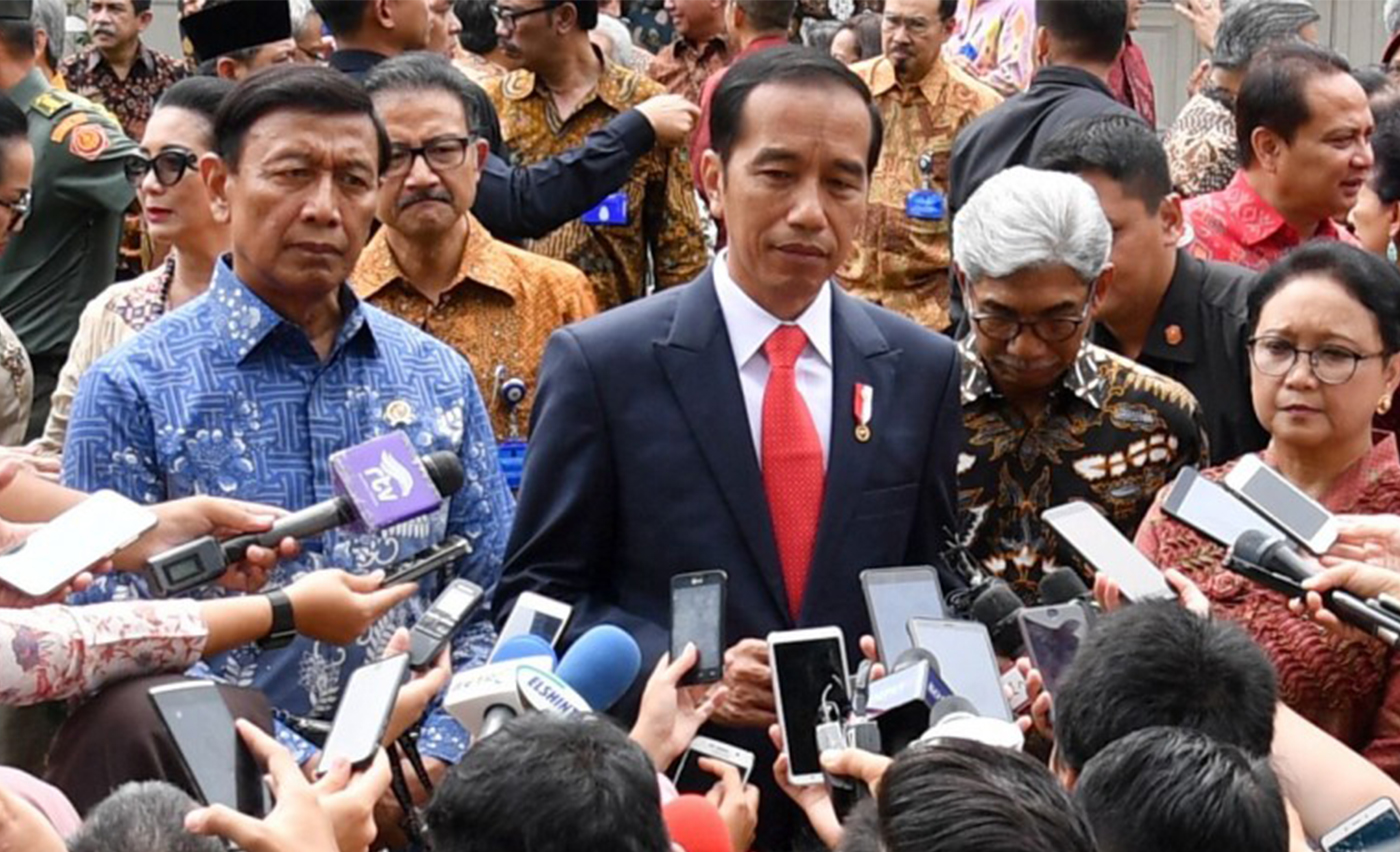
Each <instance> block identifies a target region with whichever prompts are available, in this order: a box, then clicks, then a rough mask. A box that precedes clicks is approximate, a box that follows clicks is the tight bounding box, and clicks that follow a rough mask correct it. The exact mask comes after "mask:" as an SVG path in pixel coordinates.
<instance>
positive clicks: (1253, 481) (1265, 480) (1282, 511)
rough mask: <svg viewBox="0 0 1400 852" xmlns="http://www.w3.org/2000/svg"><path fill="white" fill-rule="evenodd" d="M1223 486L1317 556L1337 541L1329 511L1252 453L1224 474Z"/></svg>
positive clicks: (1335, 521)
mask: <svg viewBox="0 0 1400 852" xmlns="http://www.w3.org/2000/svg"><path fill="white" fill-rule="evenodd" d="M1225 487H1227V488H1229V489H1230V490H1231V491H1233V492H1235V493H1236V494H1238V495H1239V496H1240V498H1241V499H1242V500H1244V502H1246V503H1248V504H1249V505H1250V506H1251V507H1253V508H1254V509H1255V510H1256V511H1258V512H1259V513H1260V514H1262V515H1263V516H1264V517H1266V518H1268V519H1269V520H1270V521H1273V523H1274V525H1275V526H1277V527H1279V528H1280V529H1282V530H1283V531H1284V532H1285V533H1287V534H1288V537H1289V538H1291V539H1293V540H1294V541H1296V542H1298V543H1299V544H1301V545H1303V546H1304V547H1306V548H1307V549H1308V550H1311V551H1312V552H1313V553H1315V554H1317V555H1318V556H1321V555H1322V554H1324V553H1326V552H1327V551H1328V549H1329V548H1331V547H1332V545H1333V544H1334V543H1336V541H1337V519H1336V518H1334V517H1332V513H1331V512H1329V511H1327V509H1326V508H1325V507H1323V505H1322V504H1321V503H1319V502H1317V501H1316V500H1314V499H1313V498H1311V497H1309V496H1308V495H1307V494H1305V493H1304V492H1303V490H1302V489H1300V488H1299V487H1298V486H1296V485H1294V484H1293V483H1291V482H1289V481H1288V480H1287V479H1286V478H1285V477H1284V475H1283V474H1281V473H1279V472H1278V471H1276V470H1274V469H1273V468H1271V467H1269V466H1268V465H1267V464H1264V460H1263V459H1261V458H1259V457H1258V456H1256V455H1254V454H1253V453H1250V454H1249V455H1246V456H1241V457H1240V460H1239V461H1238V462H1236V464H1235V466H1234V467H1233V468H1232V469H1231V470H1230V472H1229V473H1227V474H1225Z"/></svg>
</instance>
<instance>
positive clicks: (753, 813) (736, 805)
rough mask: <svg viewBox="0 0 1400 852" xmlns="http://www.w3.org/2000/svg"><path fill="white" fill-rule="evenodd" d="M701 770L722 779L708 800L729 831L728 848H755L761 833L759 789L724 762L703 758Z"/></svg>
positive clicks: (735, 851)
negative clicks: (754, 843) (741, 777)
mask: <svg viewBox="0 0 1400 852" xmlns="http://www.w3.org/2000/svg"><path fill="white" fill-rule="evenodd" d="M698 765H699V767H700V768H701V769H703V770H705V771H706V772H708V773H710V774H711V775H714V776H716V777H718V778H719V781H717V782H716V783H715V786H713V787H711V788H710V792H708V793H706V794H705V798H707V799H709V800H710V803H711V804H713V805H714V806H715V807H716V808H718V809H719V815H720V818H721V819H723V820H724V824H725V826H727V827H728V828H729V848H730V849H732V850H734V852H744V850H746V849H748V848H749V847H751V846H753V841H754V835H755V834H756V833H757V831H758V788H757V787H755V786H754V785H752V784H745V783H744V782H743V780H742V779H740V777H739V768H738V767H736V766H734V765H733V764H730V763H725V762H724V761H722V760H714V759H713V758H709V757H702V758H700V761H699V764H698Z"/></svg>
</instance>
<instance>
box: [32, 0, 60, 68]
mask: <svg viewBox="0 0 1400 852" xmlns="http://www.w3.org/2000/svg"><path fill="white" fill-rule="evenodd" d="M67 17H68V6H67V4H65V3H64V2H63V0H34V15H33V22H34V26H35V27H36V28H38V29H41V30H43V31H44V35H45V36H46V37H47V38H48V45H47V46H46V47H45V48H44V54H45V56H44V59H45V60H46V61H47V62H48V63H49V67H50V68H57V67H58V62H59V60H61V59H62V58H63V45H64V43H65V41H66V40H67Z"/></svg>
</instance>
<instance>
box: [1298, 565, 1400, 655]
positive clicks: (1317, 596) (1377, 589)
mask: <svg viewBox="0 0 1400 852" xmlns="http://www.w3.org/2000/svg"><path fill="white" fill-rule="evenodd" d="M1322 564H1323V565H1324V566H1325V567H1326V570H1324V571H1323V572H1322V573H1320V574H1316V575H1314V576H1312V577H1309V578H1308V579H1306V580H1304V581H1303V588H1305V589H1307V590H1308V593H1307V596H1306V597H1304V598H1294V599H1293V600H1290V601H1289V602H1288V608H1289V609H1291V610H1292V611H1293V612H1294V613H1295V614H1296V615H1302V616H1305V617H1307V618H1310V619H1312V620H1313V621H1316V622H1317V623H1318V624H1321V625H1322V626H1323V627H1326V628H1327V629H1328V630H1331V631H1332V632H1334V633H1337V634H1339V635H1342V636H1352V637H1355V636H1359V635H1361V634H1363V633H1365V632H1366V631H1363V630H1360V629H1358V628H1355V627H1351V626H1349V625H1348V624H1346V623H1345V622H1344V621H1343V620H1342V619H1340V618H1338V617H1337V614H1336V613H1334V612H1332V611H1331V610H1330V609H1328V608H1327V606H1326V602H1325V600H1324V597H1323V596H1324V595H1325V594H1327V593H1328V592H1333V593H1334V594H1335V592H1336V591H1337V590H1342V591H1346V592H1350V593H1351V594H1353V595H1355V596H1356V597H1358V598H1361V599H1363V600H1371V599H1378V600H1380V601H1383V602H1384V603H1383V604H1382V605H1383V606H1386V608H1388V609H1392V611H1395V610H1400V601H1397V598H1400V574H1397V573H1396V572H1395V571H1394V570H1392V569H1390V568H1378V567H1376V566H1375V565H1368V564H1365V563H1363V562H1356V561H1353V560H1350V559H1339V558H1336V557H1332V556H1324V557H1323V558H1322ZM1397 616H1400V612H1397Z"/></svg>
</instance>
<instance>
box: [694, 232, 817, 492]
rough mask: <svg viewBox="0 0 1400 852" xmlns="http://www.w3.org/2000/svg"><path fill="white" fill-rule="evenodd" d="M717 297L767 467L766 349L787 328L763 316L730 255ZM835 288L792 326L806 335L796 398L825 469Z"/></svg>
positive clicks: (719, 271)
mask: <svg viewBox="0 0 1400 852" xmlns="http://www.w3.org/2000/svg"><path fill="white" fill-rule="evenodd" d="M713 274H714V278H715V296H716V297H718V298H719V309H720V313H721V314H722V315H723V316H724V327H725V329H726V331H728V333H729V345H730V346H732V347H733V349H734V364H735V366H736V367H738V369H739V386H740V388H741V389H742V390H743V392H744V410H745V411H746V412H748V415H749V431H750V432H751V433H752V434H753V448H754V453H755V455H757V456H758V459H759V464H762V463H763V392H764V390H765V389H766V388H767V387H768V374H769V373H770V372H771V368H770V367H769V366H768V358H767V356H766V355H763V354H762V353H763V344H764V343H766V342H767V341H768V338H769V337H771V336H772V334H773V332H774V331H776V330H777V328H778V326H780V325H784V324H788V323H784V322H783V320H780V319H778V318H777V317H775V316H773V315H772V314H770V313H768V311H766V310H764V309H763V307H762V306H760V305H759V304H758V303H757V302H755V301H754V300H753V299H752V298H751V297H750V296H749V294H747V293H745V292H744V291H743V290H742V289H740V288H739V285H738V284H737V283H735V281H734V278H733V277H732V276H731V275H730V274H729V252H728V251H724V252H721V253H720V255H719V257H717V258H716V259H715V265H714V272H713ZM830 287H831V285H830V284H827V285H825V286H823V287H822V289H821V291H820V292H818V293H817V298H816V299H814V300H813V301H812V304H810V305H808V306H807V310H805V311H803V312H802V315H801V316H799V317H798V318H797V319H796V320H794V321H793V322H792V323H790V324H791V325H796V326H797V327H798V328H801V329H802V331H803V333H805V334H806V335H807V346H806V347H805V348H803V350H802V353H801V354H800V355H798V356H797V364H796V365H795V367H796V371H797V392H798V393H800V394H802V401H803V402H805V403H807V413H808V414H810V415H811V416H812V425H813V426H815V427H816V429H817V438H818V439H819V440H820V441H821V444H822V464H823V465H825V464H826V461H827V459H829V458H830V457H831V383H832V380H833V379H832V376H833V373H832V371H831V365H832V360H831V358H832V352H831V289H830Z"/></svg>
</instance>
